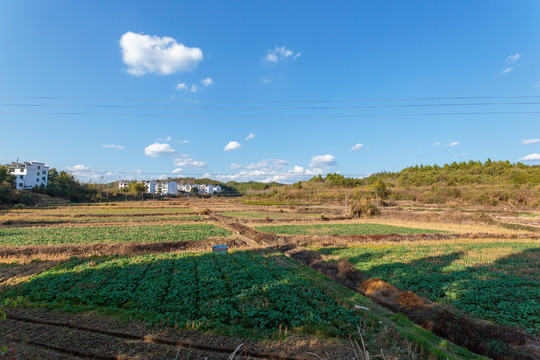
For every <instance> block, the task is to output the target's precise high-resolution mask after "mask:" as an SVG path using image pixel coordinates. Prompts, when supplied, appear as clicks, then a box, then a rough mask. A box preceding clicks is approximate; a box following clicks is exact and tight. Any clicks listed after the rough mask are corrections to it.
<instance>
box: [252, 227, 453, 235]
mask: <svg viewBox="0 0 540 360" xmlns="http://www.w3.org/2000/svg"><path fill="white" fill-rule="evenodd" d="M256 229H257V230H259V231H263V232H273V233H275V234H281V235H334V234H337V235H370V234H429V233H445V232H446V231H442V230H429V229H414V228H406V227H401V226H391V225H383V224H316V225H275V226H272V225H269V226H258V227H256Z"/></svg>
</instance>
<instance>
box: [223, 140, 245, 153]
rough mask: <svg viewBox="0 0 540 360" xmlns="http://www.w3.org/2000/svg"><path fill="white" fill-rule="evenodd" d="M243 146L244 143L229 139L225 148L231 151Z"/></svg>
mask: <svg viewBox="0 0 540 360" xmlns="http://www.w3.org/2000/svg"><path fill="white" fill-rule="evenodd" d="M241 147H242V145H240V143H239V142H238V141H229V143H228V144H227V145H225V147H224V148H223V150H225V151H231V150H236V149H240V148H241Z"/></svg>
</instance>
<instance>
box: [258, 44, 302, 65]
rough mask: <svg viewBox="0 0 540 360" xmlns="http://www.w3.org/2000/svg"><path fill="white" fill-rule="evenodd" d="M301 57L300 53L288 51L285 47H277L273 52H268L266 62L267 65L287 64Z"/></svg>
mask: <svg viewBox="0 0 540 360" xmlns="http://www.w3.org/2000/svg"><path fill="white" fill-rule="evenodd" d="M300 55H301V53H299V52H294V51H293V50H290V49H287V48H286V47H285V46H281V47H279V46H276V47H274V48H273V49H272V50H268V52H267V53H266V56H265V57H264V61H265V62H266V63H267V64H277V63H278V62H287V61H289V60H293V61H294V60H296V59H298V57H299V56H300Z"/></svg>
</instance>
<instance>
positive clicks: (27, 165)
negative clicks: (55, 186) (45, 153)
mask: <svg viewBox="0 0 540 360" xmlns="http://www.w3.org/2000/svg"><path fill="white" fill-rule="evenodd" d="M8 169H9V173H10V174H12V175H14V176H15V188H16V189H17V190H23V189H32V188H34V187H36V186H41V185H44V186H47V184H48V182H49V167H48V166H45V164H44V163H41V162H37V161H30V162H27V161H24V162H13V163H11V164H8Z"/></svg>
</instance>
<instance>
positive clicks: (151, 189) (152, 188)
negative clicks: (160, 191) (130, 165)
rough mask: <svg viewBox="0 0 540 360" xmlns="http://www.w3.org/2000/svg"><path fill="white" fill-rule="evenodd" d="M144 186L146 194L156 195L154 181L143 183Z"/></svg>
mask: <svg viewBox="0 0 540 360" xmlns="http://www.w3.org/2000/svg"><path fill="white" fill-rule="evenodd" d="M144 184H145V185H146V192H147V193H149V194H155V193H156V182H155V181H154V180H149V181H145V182H144Z"/></svg>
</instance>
